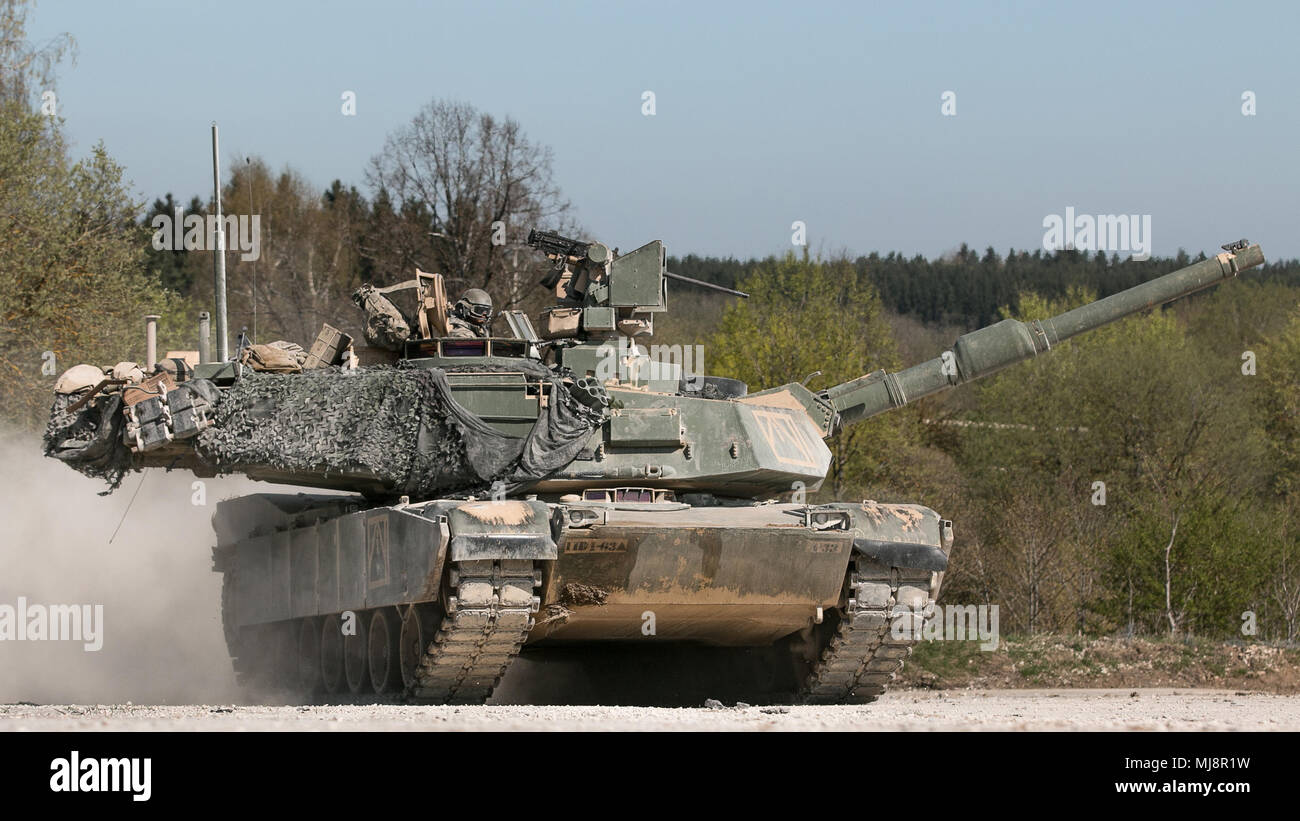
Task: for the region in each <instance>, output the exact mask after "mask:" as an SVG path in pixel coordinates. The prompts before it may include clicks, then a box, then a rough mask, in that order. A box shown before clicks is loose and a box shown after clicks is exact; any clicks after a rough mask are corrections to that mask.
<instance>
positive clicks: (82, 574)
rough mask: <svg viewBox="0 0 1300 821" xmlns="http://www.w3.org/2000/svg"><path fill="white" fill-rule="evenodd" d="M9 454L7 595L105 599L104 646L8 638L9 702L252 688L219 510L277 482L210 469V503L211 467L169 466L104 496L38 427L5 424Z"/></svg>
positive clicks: (4, 649) (11, 600) (191, 698)
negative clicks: (218, 546) (242, 679)
mask: <svg viewBox="0 0 1300 821" xmlns="http://www.w3.org/2000/svg"><path fill="white" fill-rule="evenodd" d="M0 460H2V461H0V464H2V465H3V472H2V473H0V521H2V523H3V524H2V527H3V533H4V536H3V538H0V608H4V607H5V606H8V607H9V608H16V607H17V605H18V599H19V597H22V598H25V599H26V602H27V604H28V606H29V607H30V606H31V605H91V606H94V605H102V606H103V623H102V625H100V627H101V630H102V634H103V635H102V638H103V647H102V648H101V649H100V650H98V651H95V652H91V651H87V650H86V649H85V645H84V643H83V642H81V641H30V640H22V641H18V640H7V639H5V640H0V703H13V702H19V701H28V702H35V703H45V704H49V703H61V704H105V703H124V702H128V701H130V702H134V703H152V704H195V703H213V702H217V703H221V702H228V701H231V700H235V699H238V698H239V692H238V690H237V689H236V686H235V681H234V675H233V673H232V671H231V667H230V658H229V656H228V654H227V652H226V646H225V640H224V638H223V636H222V631H221V577H220V574H218V573H215V572H213V571H212V558H211V549H212V546H213V544H214V541H215V539H214V536H213V534H212V526H211V521H210V520H211V516H212V513H213V511H214V510H215V509H216V503H217V502H218V501H220V500H222V499H226V498H230V497H232V496H239V495H243V494H246V493H251V492H267V491H273V490H276V489H277V488H276V486H274V485H268V484H263V483H259V482H253V481H251V480H248V479H245V478H243V477H230V478H222V479H205V480H201V481H203V483H204V486H205V487H204V491H205V496H206V499H205V500H204V501H205V504H202V505H199V504H195V503H194V498H193V497H194V494H195V489H194V487H193V483H194V482H196V481H200V480H197V479H195V478H194V477H193V476H191V475H190V474H189V473H187V472H183V471H177V472H173V473H168V472H166V471H164V470H161V469H156V468H155V469H150V470H147V471H145V472H144V473H143V474H141V473H131V474H128V475H127V477H126V479H125V480H124V481H123V482H122V486H121V487H120V488H118V490H117V491H116V492H114V493H113V494H112V495H110V496H99V495H98V494H99V493H100V492H101V491H103V490H105V489H106V487H107V486H106V485H105V483H104V482H102V481H100V480H98V479H90V478H87V477H85V476H82V475H80V474H78V473H76V472H74V471H73V470H71V469H70V468H68V467H67V466H65V465H63V464H62V463H60V462H58V461H57V460H55V459H48V458H45V457H44V456H43V455H42V454H41V450H40V442H39V439H38V438H37V437H35V436H32V435H15V434H8V435H0ZM142 478H143V484H142V483H141V480H142ZM137 489H138V493H137ZM133 495H135V501H134V504H130V510H129V512H128V511H127V507H128V504H129V503H130V502H131V497H132V496H133ZM124 513H126V518H125V519H123V514H124ZM119 522H120V523H121V529H120V530H118V532H117V535H116V537H113V532H114V530H117V528H118V524H119ZM110 539H111V542H110ZM0 635H3V634H0Z"/></svg>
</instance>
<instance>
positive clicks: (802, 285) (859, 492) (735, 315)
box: [705, 253, 924, 499]
mask: <svg viewBox="0 0 1300 821" xmlns="http://www.w3.org/2000/svg"><path fill="white" fill-rule="evenodd" d="M740 288H741V290H743V291H746V292H748V293H749V294H750V298H749V299H747V300H738V301H735V302H732V303H731V304H729V305H728V306H727V308H726V310H725V311H724V313H723V317H722V322H721V326H720V328H719V330H718V331H717V332H716V333H715V334H713V335H712V337H711V338H710V339H709V342H708V347H707V349H706V352H705V354H706V360H707V362H708V364H709V369H710V370H711V371H712V372H714V373H718V374H722V375H726V376H730V377H733V378H736V379H740V380H743V381H745V382H746V383H748V384H749V385H750V386H751V388H752V389H755V390H758V389H762V388H770V387H775V386H777V385H782V384H786V383H789V382H803V381H804V380H808V382H807V384H808V386H809V387H810V388H813V389H817V388H819V387H825V386H829V385H834V384H836V383H839V382H844V381H847V380H849V379H853V378H855V377H858V376H861V375H862V374H864V373H868V372H870V371H873V370H876V369H879V368H888V369H896V368H897V367H898V365H899V361H898V352H897V347H896V346H895V344H894V339H893V336H892V335H891V333H890V329H889V325H888V323H887V322H886V321H885V318H884V316H883V312H882V308H881V304H880V297H879V295H878V294H877V293H876V289H875V287H874V286H873V285H872V283H871V281H870V279H869V278H867V277H866V276H864V275H860V274H859V272H858V271H856V270H855V269H854V266H853V264H852V263H851V262H849V261H848V260H846V259H832V260H828V261H823V260H818V259H810V258H808V256H807V255H806V254H805V256H804V257H803V258H799V257H796V256H795V255H794V254H793V253H790V254H787V255H786V256H785V257H784V258H782V259H779V260H769V261H765V262H763V263H760V264H759V265H757V266H756V267H755V268H754V270H753V271H752V272H751V273H750V274H749V275H748V276H747V277H745V278H744V279H743V281H742V282H741V284H740ZM917 424H918V423H917V419H916V414H915V412H914V411H905V412H903V413H900V414H891V415H890V416H888V417H882V418H879V419H873V420H870V421H869V422H866V423H863V424H859V425H855V426H853V427H850V428H847V429H845V430H843V431H841V432H840V433H839V434H838V435H837V436H835V437H834V438H832V439H831V440H830V441H829V442H828V445H829V446H830V448H831V452H832V454H833V455H834V461H833V463H832V465H831V473H830V476H829V482H828V483H827V485H826V487H825V488H824V489H823V492H824V493H826V494H827V495H829V496H830V497H832V498H836V499H840V498H847V497H851V496H856V497H858V498H862V496H863V495H864V494H866V493H871V494H873V495H880V496H884V495H886V494H888V492H889V491H891V490H892V491H893V492H896V493H897V492H901V491H903V490H904V489H905V487H902V486H903V485H908V484H913V483H915V481H916V480H917V477H916V476H915V475H909V474H908V471H907V470H906V469H905V467H904V466H905V465H911V466H918V465H919V464H923V463H924V460H919V459H911V460H910V459H908V458H907V454H906V451H907V450H908V449H909V448H917V447H919V445H918V444H917V441H918V435H917V432H916V427H917Z"/></svg>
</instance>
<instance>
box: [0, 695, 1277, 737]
mask: <svg viewBox="0 0 1300 821" xmlns="http://www.w3.org/2000/svg"><path fill="white" fill-rule="evenodd" d="M6 730H7V731H15V730H16V731H22V730H71V731H82V730H324V731H340V730H342V731H348V730H497V731H501V730H562V731H563V730H569V731H574V730H576V731H590V730H597V731H600V730H609V731H623V730H724V731H730V730H746V731H755V730H778V731H809V730H850V731H862V730H883V731H918V730H920V731H924V730H1139V731H1141V730H1291V731H1295V730H1300V697H1297V696H1280V695H1267V694H1258V693H1251V694H1245V693H1240V692H1232V691H1216V690H1196V691H1187V690H1136V691H1134V690H969V691H950V692H932V691H902V692H896V693H890V694H887V695H886V696H885V697H884V698H882V699H881V700H880V701H879V702H877V703H876V704H873V705H870V706H864V707H759V706H753V707H751V706H723V707H713V708H708V707H699V708H688V709H668V708H652V707H572V706H564V707H530V706H516V705H502V706H495V705H494V706H488V707H415V706H388V705H384V706H314V707H294V706H289V707H255V706H206V705H205V706H172V707H150V706H132V705H116V706H66V705H64V706H53V705H44V706H35V705H0V731H6Z"/></svg>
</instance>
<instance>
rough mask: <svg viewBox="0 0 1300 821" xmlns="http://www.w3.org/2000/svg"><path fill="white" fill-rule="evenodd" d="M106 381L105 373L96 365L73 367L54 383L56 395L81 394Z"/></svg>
mask: <svg viewBox="0 0 1300 821" xmlns="http://www.w3.org/2000/svg"><path fill="white" fill-rule="evenodd" d="M103 380H104V371H103V370H101V369H100V368H96V367H95V366H94V365H73V366H72V367H71V368H68V369H67V370H66V371H64V372H63V374H62V375H61V376H60V377H59V379H58V381H57V382H55V383H54V392H55V393H65V394H72V393H80V392H81V391H84V390H88V389H90V388H93V387H95V386H96V385H98V384H99V383H100V382H102V381H103Z"/></svg>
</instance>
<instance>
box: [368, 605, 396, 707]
mask: <svg viewBox="0 0 1300 821" xmlns="http://www.w3.org/2000/svg"><path fill="white" fill-rule="evenodd" d="M397 643H398V625H397V611H396V610H394V609H393V608H391V607H383V608H380V609H379V610H376V611H375V613H374V615H373V616H372V617H371V619H370V642H369V644H370V647H369V650H370V686H371V687H373V688H374V689H375V692H376V693H380V694H384V693H395V692H397V690H398V688H399V687H400V686H401V683H402V674H401V671H400V669H399V667H400V664H399V661H400V659H399V654H400V651H399V650H398V647H397Z"/></svg>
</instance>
